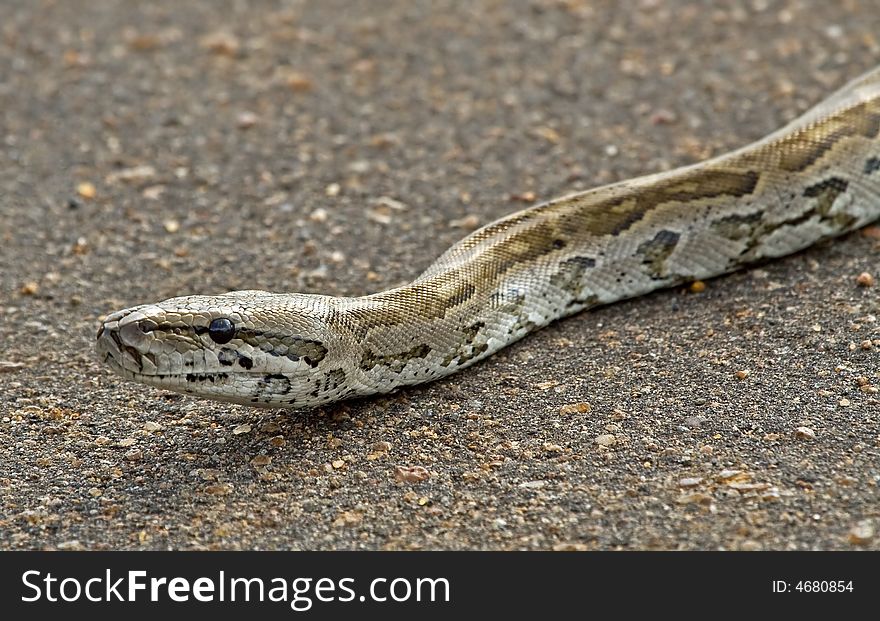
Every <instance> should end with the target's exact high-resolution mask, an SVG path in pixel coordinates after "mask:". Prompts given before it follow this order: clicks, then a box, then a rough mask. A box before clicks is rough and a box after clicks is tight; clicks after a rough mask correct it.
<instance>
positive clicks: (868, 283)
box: [856, 272, 874, 287]
mask: <svg viewBox="0 0 880 621" xmlns="http://www.w3.org/2000/svg"><path fill="white" fill-rule="evenodd" d="M856 284H857V285H858V286H860V287H873V286H874V277H873V276H871V275H870V274H869V273H868V272H862V273H861V274H859V275H858V276H856Z"/></svg>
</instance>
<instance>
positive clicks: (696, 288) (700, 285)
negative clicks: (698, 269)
mask: <svg viewBox="0 0 880 621" xmlns="http://www.w3.org/2000/svg"><path fill="white" fill-rule="evenodd" d="M705 290H706V283H704V282H703V281H702V280H695V281H694V282H692V283H691V284H690V287H688V291H690V292H691V293H703V291H705Z"/></svg>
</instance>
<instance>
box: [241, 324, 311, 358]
mask: <svg viewBox="0 0 880 621" xmlns="http://www.w3.org/2000/svg"><path fill="white" fill-rule="evenodd" d="M236 338H237V339H239V340H241V341H242V342H243V343H247V344H248V345H250V346H251V347H254V348H256V349H259V350H261V351H263V352H265V353H267V354H269V355H270V356H286V357H288V358H290V359H291V360H293V361H294V362H297V361H298V360H300V359H302V360H304V361H305V362H306V363H307V364H308V365H309V366H311V367H316V366H318V363H319V362H321V361H322V360H323V359H324V357H325V356H326V355H327V348H326V347H325V346H324V344H323V343H321V342H320V341H315V340H311V339H304V338H302V337H300V336H295V335H289V334H277V333H271V332H260V331H257V330H240V331H239V333H237V334H236ZM252 362H253V361H252ZM242 366H244V365H242Z"/></svg>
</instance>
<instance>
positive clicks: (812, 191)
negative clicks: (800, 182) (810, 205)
mask: <svg viewBox="0 0 880 621" xmlns="http://www.w3.org/2000/svg"><path fill="white" fill-rule="evenodd" d="M847 187H849V182H848V181H847V180H846V179H841V178H840V177H831V178H829V179H825V180H823V181H821V182H819V183H816V184H814V185H811V186H809V187H807V188H805V189H804V196H806V197H808V198H816V199H817V202H816V207H815V208H814V210H815V211H816V213H818V214H820V215H822V216H823V217H824V216H827V215H828V213H829V212H830V211H831V206H832V205H834V201H835V200H836V199H837V197H838V196H840V195H841V194H843V193H844V192H846V189H847Z"/></svg>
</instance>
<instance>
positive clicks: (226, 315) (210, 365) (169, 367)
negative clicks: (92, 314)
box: [96, 291, 357, 408]
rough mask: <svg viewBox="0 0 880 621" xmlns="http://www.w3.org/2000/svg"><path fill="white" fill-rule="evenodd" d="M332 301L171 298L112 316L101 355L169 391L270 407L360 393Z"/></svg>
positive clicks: (269, 296)
mask: <svg viewBox="0 0 880 621" xmlns="http://www.w3.org/2000/svg"><path fill="white" fill-rule="evenodd" d="M332 312H333V308H332V299H331V298H328V297H326V296H319V295H306V294H283V295H282V294H273V293H268V292H265V291H234V292H231V293H227V294H224V295H218V296H187V297H179V298H171V299H169V300H165V301H164V302H158V303H156V304H145V305H141V306H135V307H133V308H128V309H125V310H121V311H117V312H115V313H112V314H110V315H108V316H107V317H106V318H105V319H104V321H103V323H102V324H101V327H100V329H99V330H98V334H97V344H96V349H97V352H98V356H99V357H100V358H101V360H102V362H104V363H106V364H107V365H108V366H110V368H111V369H112V370H113V371H115V372H116V373H118V374H119V375H121V376H123V377H125V378H127V379H130V380H134V381H138V382H141V383H145V384H150V385H153V386H157V387H160V388H165V389H167V390H173V391H176V392H183V393H186V394H190V395H195V396H200V397H207V398H211V399H217V400H222V401H230V402H233V403H242V404H245V405H252V406H266V407H293V408H298V407H312V406H315V405H320V404H322V403H327V402H329V401H335V400H337V399H340V398H342V397H343V396H347V395H350V394H353V393H355V392H357V391H356V389H355V388H354V387H352V386H349V382H350V381H352V380H351V378H348V377H346V373H345V372H344V371H343V370H342V368H341V367H342V365H337V364H335V362H334V361H335V360H336V359H339V358H340V357H341V356H343V355H344V354H345V352H346V349H347V346H346V344H345V343H341V342H340V339H339V338H338V337H337V336H334V335H333V334H332V333H331V331H330V330H328V329H327V319H328V317H329V316H330V314H331V313H332Z"/></svg>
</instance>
